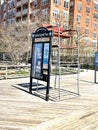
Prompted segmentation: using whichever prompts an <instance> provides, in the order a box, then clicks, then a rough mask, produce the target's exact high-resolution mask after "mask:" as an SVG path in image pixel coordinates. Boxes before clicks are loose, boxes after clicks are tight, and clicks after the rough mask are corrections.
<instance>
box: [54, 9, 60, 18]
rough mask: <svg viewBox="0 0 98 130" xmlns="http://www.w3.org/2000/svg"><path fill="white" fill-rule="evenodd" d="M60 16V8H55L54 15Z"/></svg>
mask: <svg viewBox="0 0 98 130" xmlns="http://www.w3.org/2000/svg"><path fill="white" fill-rule="evenodd" d="M59 16H60V11H59V10H53V17H55V18H58V17H59Z"/></svg>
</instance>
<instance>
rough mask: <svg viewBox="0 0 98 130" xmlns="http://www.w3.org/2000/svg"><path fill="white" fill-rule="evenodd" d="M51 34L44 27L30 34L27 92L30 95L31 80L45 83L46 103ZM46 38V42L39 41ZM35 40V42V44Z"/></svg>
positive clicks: (47, 98)
mask: <svg viewBox="0 0 98 130" xmlns="http://www.w3.org/2000/svg"><path fill="white" fill-rule="evenodd" d="M52 37H53V32H52V31H50V30H48V29H47V28H45V27H40V28H38V29H37V30H36V31H35V32H34V33H32V51H31V72H30V87H29V92H30V93H32V79H33V78H34V79H37V80H42V81H45V82H47V86H46V101H48V100H49V87H50V57H51V48H52ZM44 38H48V39H49V40H48V41H45V40H44V41H42V40H39V39H44ZM36 39H37V42H36Z"/></svg>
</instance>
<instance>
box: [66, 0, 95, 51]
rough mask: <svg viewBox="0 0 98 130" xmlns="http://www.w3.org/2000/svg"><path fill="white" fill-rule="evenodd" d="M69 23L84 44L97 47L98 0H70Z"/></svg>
mask: <svg viewBox="0 0 98 130" xmlns="http://www.w3.org/2000/svg"><path fill="white" fill-rule="evenodd" d="M69 13H70V15H69V24H70V27H71V28H72V29H76V30H78V32H79V34H80V36H81V37H80V40H81V39H82V40H83V41H84V42H83V43H84V45H86V46H88V45H90V46H92V47H93V48H95V49H96V48H98V45H97V44H98V43H97V42H98V0H70V11H69Z"/></svg>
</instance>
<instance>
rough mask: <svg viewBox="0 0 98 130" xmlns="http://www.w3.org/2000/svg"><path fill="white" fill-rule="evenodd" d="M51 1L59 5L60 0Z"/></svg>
mask: <svg viewBox="0 0 98 130" xmlns="http://www.w3.org/2000/svg"><path fill="white" fill-rule="evenodd" d="M53 3H55V4H57V5H60V3H61V1H60V0H53Z"/></svg>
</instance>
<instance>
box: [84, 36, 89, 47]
mask: <svg viewBox="0 0 98 130" xmlns="http://www.w3.org/2000/svg"><path fill="white" fill-rule="evenodd" d="M88 43H89V39H87V38H84V45H85V46H87V45H88Z"/></svg>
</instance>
